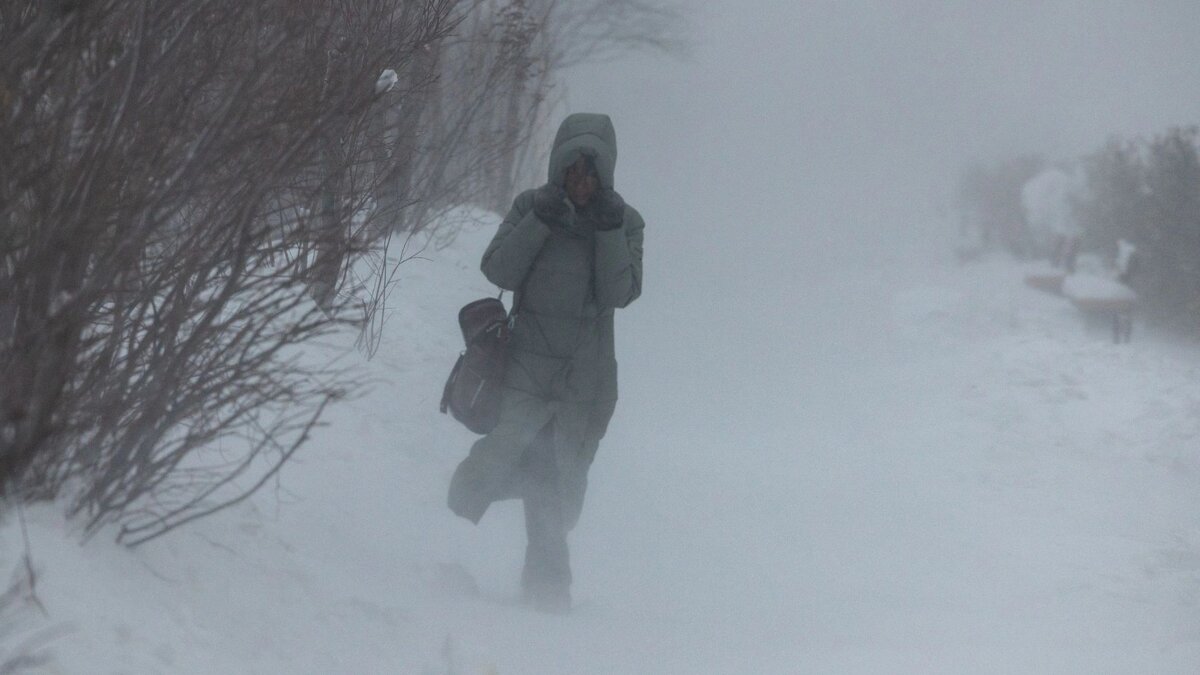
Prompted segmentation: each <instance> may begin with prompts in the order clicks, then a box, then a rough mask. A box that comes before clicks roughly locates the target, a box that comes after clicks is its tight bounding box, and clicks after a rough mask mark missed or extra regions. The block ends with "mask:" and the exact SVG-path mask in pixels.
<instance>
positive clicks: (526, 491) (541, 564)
mask: <svg viewBox="0 0 1200 675" xmlns="http://www.w3.org/2000/svg"><path fill="white" fill-rule="evenodd" d="M557 454H558V453H556V451H555V445H554V422H553V421H551V422H550V424H547V425H546V426H545V427H543V428H542V430H541V431H540V432H539V433H538V435H537V438H536V439H535V440H534V442H533V444H532V445H530V446H529V448H528V449H527V450H526V451H525V454H524V455H523V456H522V457H521V463H520V469H521V472H522V474H523V475H522V481H521V498H522V500H523V501H524V503H525V534H526V536H527V537H528V540H529V543H528V544H527V545H526V547H525V569H524V571H523V572H522V573H521V586H522V587H523V588H524V589H525V591H526V593H527V594H528V593H536V594H547V593H548V594H552V595H557V594H562V595H564V596H565V595H566V593H567V591H568V589H569V588H570V586H571V561H570V554H569V552H568V550H567V532H568V531H569V530H570V529H571V525H573V524H574V523H572V522H570V520H572V519H569V518H568V515H569V514H568V513H566V507H567V500H566V499H564V497H565V495H563V494H562V489H563V485H562V480H561V478H562V471H561V470H560V467H559V460H560V458H559V457H558V456H557Z"/></svg>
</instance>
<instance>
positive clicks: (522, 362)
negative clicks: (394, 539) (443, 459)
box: [448, 113, 645, 612]
mask: <svg viewBox="0 0 1200 675" xmlns="http://www.w3.org/2000/svg"><path fill="white" fill-rule="evenodd" d="M616 159H617V142H616V133H615V132H614V130H613V125H612V121H611V120H610V119H609V117H608V116H607V115H601V114H588V113H580V114H574V115H570V116H568V117H567V118H566V119H565V120H564V121H563V122H562V125H561V126H560V127H559V129H558V133H557V135H556V137H555V139H554V146H553V149H552V151H551V153H550V170H549V182H547V183H546V184H545V185H543V186H541V187H540V188H537V189H534V190H527V191H525V192H523V193H521V194H520V195H518V196H517V198H516V199H515V200H514V201H513V205H512V209H511V210H510V211H509V213H508V215H507V216H506V217H505V218H504V221H503V222H502V223H500V228H499V230H498V231H497V232H496V236H495V237H494V238H493V239H492V242H491V244H490V245H489V246H488V247H487V250H486V251H485V252H484V254H483V262H482V269H483V274H484V276H486V277H487V278H488V280H490V281H491V282H492V283H494V284H496V285H497V286H499V287H501V288H504V289H508V290H510V291H513V292H514V299H513V306H514V308H515V312H514V316H515V319H514V322H513V325H512V332H511V339H510V341H509V346H508V354H509V363H508V367H507V369H506V371H505V379H504V389H503V394H502V397H501V403H500V419H499V422H498V423H497V425H496V427H495V429H494V430H493V431H491V433H489V434H487V435H486V436H484V437H483V438H481V439H479V440H478V441H476V443H475V444H474V445H473V446H472V447H471V451H470V454H469V455H468V456H467V458H466V459H464V460H463V461H462V463H460V464H459V466H458V468H457V469H456V470H455V472H454V476H453V478H452V479H451V481H450V490H449V495H448V503H449V506H450V508H451V509H452V510H453V511H454V512H455V513H456V514H458V515H459V516H462V517H463V518H466V519H468V520H470V521H471V522H473V523H478V522H479V520H480V519H481V518H482V517H483V514H484V512H486V511H487V508H488V506H489V505H491V503H492V502H494V501H497V500H501V499H513V498H517V499H522V500H524V506H525V530H526V534H527V537H528V544H527V546H526V549H525V567H524V570H523V572H522V575H521V587H522V591H523V594H524V598H525V600H526V601H527V602H529V603H530V604H532V605H533V606H535V607H537V608H538V609H541V610H545V611H557V612H565V611H567V610H569V609H570V605H571V595H570V585H571V568H570V562H569V554H568V549H567V533H568V532H569V531H570V530H571V529H572V528H573V527H574V526H575V523H576V522H577V521H578V519H579V515H580V513H581V511H582V509H583V498H584V492H585V491H586V489H587V473H588V468H589V467H590V466H591V464H592V460H593V458H594V457H595V455H596V450H597V448H598V447H599V444H600V439H601V438H603V437H604V433H605V430H606V429H607V428H608V423H609V420H610V418H611V417H612V415H613V411H614V409H615V406H616V400H617V362H616V358H615V356H614V349H613V314H614V310H616V309H618V308H622V307H626V306H627V305H629V304H630V303H631V302H633V301H634V300H635V299H637V297H638V296H639V295H640V294H641V291H642V235H643V230H644V228H645V223H644V221H643V220H642V217H641V215H640V214H638V212H637V211H636V210H634V209H633V207H631V206H629V205H627V204H626V203H625V202H624V200H623V199H622V198H621V196H620V195H619V194H617V192H616V191H615V190H614V189H613V176H614V172H615V168H616Z"/></svg>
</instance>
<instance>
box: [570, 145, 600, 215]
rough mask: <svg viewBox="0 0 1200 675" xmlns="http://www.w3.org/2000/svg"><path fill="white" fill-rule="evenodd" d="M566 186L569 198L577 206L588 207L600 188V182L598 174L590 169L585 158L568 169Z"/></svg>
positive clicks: (576, 161) (581, 158)
mask: <svg viewBox="0 0 1200 675" xmlns="http://www.w3.org/2000/svg"><path fill="white" fill-rule="evenodd" d="M566 184H567V185H566V188H567V197H569V198H570V200H571V201H572V202H573V203H574V204H575V206H587V204H588V202H590V201H592V197H594V196H595V195H596V190H597V189H599V187H600V181H599V179H597V178H596V173H595V172H594V171H591V170H589V169H588V163H587V158H585V157H580V158H579V159H577V160H575V163H574V164H572V165H571V166H569V167H567V177H566Z"/></svg>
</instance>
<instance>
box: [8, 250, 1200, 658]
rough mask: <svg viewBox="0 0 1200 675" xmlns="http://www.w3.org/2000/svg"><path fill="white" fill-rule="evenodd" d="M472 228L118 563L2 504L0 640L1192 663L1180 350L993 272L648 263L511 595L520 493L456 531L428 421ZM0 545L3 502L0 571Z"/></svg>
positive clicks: (112, 654) (359, 653)
mask: <svg viewBox="0 0 1200 675" xmlns="http://www.w3.org/2000/svg"><path fill="white" fill-rule="evenodd" d="M491 233H492V230H491V227H484V228H480V229H475V230H470V231H468V232H467V233H465V234H464V235H463V236H462V237H460V239H459V240H458V241H457V242H456V243H455V245H454V246H453V247H451V248H450V249H447V250H445V251H441V252H437V253H436V254H433V253H431V254H430V256H431V258H432V259H430V260H414V261H412V262H410V263H408V264H407V267H406V269H405V273H404V275H403V282H402V285H401V286H400V287H399V289H398V291H397V293H396V295H394V296H393V298H394V304H395V305H396V306H397V307H398V310H397V314H396V315H395V316H393V317H392V318H391V320H390V323H389V328H388V332H387V335H386V339H385V342H384V344H383V346H382V348H381V350H380V353H379V354H378V355H377V357H376V358H375V359H374V361H372V362H371V363H370V364H364V365H367V366H369V367H370V368H371V369H373V372H374V373H375V375H376V376H377V377H378V379H379V385H378V386H377V387H376V388H375V389H374V390H373V392H372V393H371V394H370V395H369V396H367V397H365V398H362V399H360V400H356V401H353V402H351V403H348V404H346V405H344V406H343V407H342V408H340V409H338V410H336V411H335V412H334V413H333V414H332V415H331V416H330V417H329V422H330V425H329V426H328V427H325V428H323V429H321V430H320V431H319V434H318V436H317V438H316V439H315V440H314V441H313V442H312V444H311V445H310V446H308V447H307V448H306V449H305V450H304V451H303V453H302V456H301V457H300V459H298V460H297V461H296V462H295V463H294V464H292V465H290V466H289V467H287V468H286V469H285V470H284V472H283V476H282V480H281V482H280V484H279V485H278V486H277V487H275V488H274V489H268V490H265V491H264V492H262V493H261V494H259V495H258V496H257V497H256V498H255V499H254V500H253V503H251V504H247V505H245V506H244V507H241V508H236V509H233V510H231V511H228V512H225V513H223V514H220V515H218V516H215V517H213V518H210V519H207V520H205V521H201V522H199V523H197V524H195V525H193V526H191V527H188V528H186V529H183V530H181V531H179V532H177V533H175V534H174V535H172V536H169V537H167V538H164V539H161V540H158V541H155V542H151V543H150V544H147V545H145V546H143V547H141V548H138V549H136V550H133V551H129V550H126V549H122V548H119V547H116V546H115V545H113V544H111V543H110V541H111V537H110V536H108V535H107V534H104V533H102V534H101V535H100V536H98V537H96V538H95V539H93V540H91V541H90V542H88V543H87V544H86V545H83V546H81V545H80V544H79V543H78V539H77V536H76V533H75V531H74V527H73V525H72V524H69V523H64V522H63V521H62V519H61V518H60V517H59V515H58V513H59V511H60V509H58V508H56V507H52V506H42V507H36V508H33V509H30V510H29V511H28V512H27V520H28V522H29V530H30V539H31V544H32V554H33V559H34V563H35V565H36V567H37V568H38V570H39V576H38V587H37V594H38V597H39V598H40V600H41V602H42V604H43V605H44V606H45V609H46V610H47V612H48V614H49V617H48V618H46V617H43V616H41V615H40V613H39V612H38V611H37V610H36V609H34V608H28V611H26V612H25V613H24V614H22V615H21V616H20V618H19V621H18V623H17V624H16V627H17V629H18V631H17V632H18V634H17V635H15V636H11V635H10V636H9V637H8V638H6V639H5V640H4V642H3V645H4V646H5V647H7V648H12V647H13V646H14V645H15V644H17V642H19V640H20V639H21V638H22V636H28V635H30V634H31V633H32V632H33V631H35V630H36V629H40V628H44V627H52V628H56V629H58V630H62V631H63V633H62V634H61V636H59V637H57V639H55V640H54V641H53V642H52V643H51V645H50V652H51V653H52V655H53V660H52V662H51V664H50V665H49V666H47V667H45V668H44V669H43V671H42V672H63V673H117V672H122V673H124V672H128V673H155V672H170V673H242V672H246V673H375V672H378V673H500V674H506V673H522V674H524V673H695V672H706V673H707V672H713V673H750V672H754V673H810V672H811V673H883V672H887V673H975V672H982V673H991V672H995V673H1000V672H1004V673H1012V672H1020V673H1151V672H1152V673H1194V672H1200V451H1198V450H1197V447H1198V446H1197V436H1198V435H1200V378H1198V377H1197V375H1198V374H1200V365H1198V364H1200V360H1198V359H1197V355H1198V354H1200V352H1197V351H1195V350H1194V349H1191V348H1185V347H1177V346H1173V345H1172V344H1171V343H1169V342H1167V341H1165V340H1163V339H1160V338H1156V337H1155V336H1153V335H1147V333H1146V331H1145V330H1144V329H1143V327H1142V326H1141V325H1140V324H1139V325H1138V326H1136V327H1135V334H1134V341H1133V343H1132V344H1130V345H1121V346H1119V347H1118V346H1113V345H1111V344H1109V343H1108V340H1109V335H1108V333H1107V330H1106V328H1105V327H1103V326H1099V327H1088V326H1086V325H1085V324H1084V323H1083V322H1082V320H1081V318H1080V317H1079V316H1078V315H1077V313H1076V312H1075V311H1074V310H1073V309H1072V308H1071V307H1070V305H1069V304H1068V303H1067V302H1066V301H1065V300H1063V299H1061V298H1055V297H1052V296H1049V295H1045V294H1041V293H1039V292H1037V291H1034V290H1032V289H1029V288H1028V287H1026V286H1024V285H1023V284H1022V283H1021V278H1022V269H1021V268H1020V267H1019V266H1018V265H1016V264H1015V263H1013V262H1011V261H1007V260H1005V259H1000V258H996V259H988V260H984V261H982V262H978V263H974V264H969V265H967V266H963V267H959V266H957V265H955V264H953V263H952V262H949V261H948V256H946V261H943V259H942V258H941V257H935V258H933V259H934V260H937V261H938V262H936V263H935V264H932V265H927V266H920V267H915V266H913V265H911V264H905V263H901V262H896V263H895V264H894V265H893V266H892V267H887V266H884V267H878V268H872V271H871V272H869V273H865V272H864V273H856V274H845V275H836V274H834V275H829V276H826V277H824V280H823V281H822V282H821V283H817V284H806V285H805V286H804V293H803V294H797V296H796V297H795V298H794V299H791V300H789V301H788V302H787V303H784V304H781V305H780V306H778V307H776V309H777V310H778V311H777V312H774V313H773V314H772V313H755V310H754V309H753V308H748V309H742V308H739V307H737V306H733V307H725V308H722V310H721V311H720V312H712V313H710V314H707V315H706V314H705V313H704V312H705V311H706V307H707V305H706V304H705V303H706V300H705V299H704V298H703V297H696V298H687V297H680V296H677V295H672V290H673V289H672V288H671V287H667V284H666V283H665V282H664V283H663V284H660V286H658V287H656V286H655V285H654V284H653V283H651V282H652V281H653V279H652V277H650V276H649V274H650V273H649V272H648V281H647V287H646V293H647V296H646V298H645V299H644V300H643V301H641V307H640V308H639V305H635V306H634V307H633V308H631V309H630V310H628V311H627V312H626V313H624V314H622V316H621V317H620V318H619V320H618V322H619V333H620V335H619V338H618V339H619V345H618V351H619V356H620V358H621V367H622V383H621V384H622V402H621V404H620V405H619V407H618V411H617V417H616V420H615V421H614V424H613V427H612V430H611V432H610V435H609V438H608V439H606V441H605V443H604V445H603V446H602V447H601V452H600V455H599V457H598V459H597V464H596V465H595V467H594V469H593V473H592V486H591V492H590V493H589V501H588V504H587V507H586V509H585V513H584V517H583V520H582V522H581V524H580V526H579V528H578V529H577V530H576V532H575V533H574V535H573V550H572V554H573V560H574V565H575V570H576V584H575V589H574V594H575V598H576V605H577V606H576V609H575V611H574V612H573V613H572V614H571V615H570V616H569V617H566V618H563V617H552V616H544V615H541V614H538V613H535V612H532V611H529V610H527V609H525V608H523V607H521V606H520V605H518V604H517V603H516V602H515V598H516V596H517V577H518V574H519V570H520V563H521V555H522V552H523V530H522V522H521V517H520V510H519V505H518V504H516V503H505V504H502V505H499V507H498V508H495V509H494V510H493V512H490V513H489V514H488V516H487V518H485V520H484V522H483V523H482V524H481V525H480V526H479V527H473V526H471V525H470V524H468V523H467V522H465V521H462V520H459V519H456V518H454V517H453V516H452V514H451V513H450V512H449V511H448V510H447V509H446V508H445V506H444V495H445V488H446V485H447V481H448V479H449V476H450V473H451V471H452V470H453V468H454V466H455V464H456V463H457V462H458V461H459V460H460V459H461V457H462V456H463V455H464V454H465V452H466V450H467V447H468V446H469V444H470V443H471V441H472V440H473V438H474V436H473V435H472V434H470V433H469V432H467V431H465V430H463V429H461V428H459V427H457V426H456V425H455V423H453V421H452V420H450V419H448V418H447V417H444V416H441V415H439V414H437V412H436V407H437V399H438V397H439V395H440V387H441V383H442V378H443V377H444V375H445V372H446V370H447V369H448V368H449V366H450V364H451V361H452V359H453V357H454V355H455V353H456V351H457V349H458V346H459V345H458V335H457V333H456V331H457V328H456V326H455V324H454V312H455V310H456V309H457V308H458V307H459V306H460V305H461V304H463V303H464V302H466V301H468V300H471V299H474V298H476V297H479V296H480V295H481V294H483V293H487V292H490V289H489V288H488V286H487V285H486V282H484V280H483V279H482V277H481V276H480V275H479V274H478V273H477V272H476V269H477V268H476V262H477V260H478V256H479V253H480V251H481V250H482V246H483V245H484V243H485V242H486V240H487V238H488V237H490V235H491ZM650 250H651V252H652V249H650ZM651 260H653V259H652V258H648V265H649V264H651V263H650V262H649V261H651ZM674 288H678V287H677V286H676V287H674ZM770 316H780V317H787V318H786V319H779V322H778V323H776V324H772V323H771V321H770V320H769V318H764V317H770ZM748 322H752V323H748ZM750 325H752V326H753V327H754V330H753V331H748V330H747V328H748V326H750ZM349 342H351V340H350V339H349V338H348V339H347V344H349ZM350 358H353V359H361V357H359V356H357V355H355V356H353V357H350ZM21 548H22V546H21V537H20V529H19V527H18V526H17V523H16V522H15V521H14V520H12V519H10V521H9V522H6V523H4V524H3V527H0V564H3V569H5V570H8V569H13V568H15V567H16V565H17V560H18V555H19V552H20V550H21Z"/></svg>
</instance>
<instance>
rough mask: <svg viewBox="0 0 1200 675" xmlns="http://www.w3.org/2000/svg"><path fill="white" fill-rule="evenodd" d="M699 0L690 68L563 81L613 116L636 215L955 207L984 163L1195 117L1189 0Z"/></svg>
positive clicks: (1070, 149)
mask: <svg viewBox="0 0 1200 675" xmlns="http://www.w3.org/2000/svg"><path fill="white" fill-rule="evenodd" d="M694 4H695V5H697V9H696V11H695V13H694V15H693V21H694V24H693V28H694V34H695V38H696V40H695V42H696V48H695V53H694V58H693V59H692V61H691V62H689V63H679V62H672V61H669V60H665V59H663V58H661V57H659V56H652V55H639V56H636V57H633V58H632V59H630V60H627V61H623V62H618V63H614V64H605V65H603V66H595V67H589V68H584V69H579V70H577V71H576V72H575V73H572V74H571V76H570V77H569V78H568V87H569V92H570V94H569V101H568V107H569V108H570V109H571V110H597V111H606V112H609V113H610V114H612V115H613V117H614V121H615V123H616V126H617V133H618V137H619V140H620V143H621V151H622V156H621V160H620V162H619V163H618V181H619V182H620V184H619V185H618V189H622V191H623V192H624V193H632V194H627V195H626V196H627V197H628V198H629V199H630V201H631V202H634V203H643V204H648V205H650V206H652V207H653V206H657V205H658V204H661V205H662V207H663V208H665V209H667V210H668V211H676V212H690V211H689V210H688V209H687V208H685V207H687V206H689V205H693V204H696V203H698V202H702V203H703V204H704V209H703V212H704V213H706V214H709V215H711V216H712V217H713V218H715V219H718V220H723V219H724V218H725V217H728V216H729V215H730V214H731V213H737V212H744V211H743V209H744V204H745V202H746V201H747V200H752V201H770V202H772V203H774V204H778V205H780V206H782V207H784V208H789V207H790V208H795V209H799V210H801V211H803V212H804V213H805V214H808V215H810V216H815V217H817V218H820V219H821V220H822V221H823V222H830V221H839V222H840V223H841V224H840V225H839V227H850V228H851V229H852V230H853V229H854V228H863V227H866V223H867V222H869V221H879V220H880V218H881V217H884V218H891V217H892V216H894V215H895V213H896V211H897V210H902V209H908V210H909V211H910V212H912V211H913V207H917V210H918V212H924V211H927V210H928V209H929V208H931V207H935V206H937V205H939V204H942V203H945V196H946V195H947V194H948V193H949V191H950V188H951V187H952V184H953V181H954V179H955V177H956V176H957V173H958V171H959V169H960V168H961V166H962V165H963V164H964V163H965V162H966V161H968V160H970V159H972V158H977V157H984V158H987V157H993V156H996V155H1003V154H1010V153H1015V152H1039V153H1042V154H1044V155H1047V156H1048V157H1050V158H1060V157H1074V156H1077V155H1079V154H1082V153H1085V152H1088V151H1090V150H1091V149H1094V148H1096V147H1098V146H1099V145H1100V144H1102V143H1103V142H1104V141H1105V139H1106V138H1107V137H1108V136H1109V135H1111V134H1114V133H1116V134H1121V135H1152V134H1154V133H1157V132H1159V131H1161V130H1163V129H1165V128H1166V127H1168V126H1171V125H1180V124H1193V123H1196V122H1198V121H1200V77H1198V76H1197V71H1196V65H1197V64H1200V2H1195V1H1194V0H1166V1H1163V0H1156V1H1154V2H1116V1H1094V0H1093V1H1084V0H1039V1H1036V2H1034V1H1027V2H1013V1H1011V0H1007V1H1003V2H969V3H968V2H933V1H929V0H903V1H892V2H882V1H876V2H868V1H857V2H855V1H849V2H847V1H837V2H834V1H806V2H794V1H787V0H744V1H742V0H739V1H736V2H735V1H733V0H721V1H720V2H705V3H694ZM663 181H666V182H667V183H668V184H670V185H671V186H672V189H671V190H670V192H671V195H670V196H665V195H662V194H653V195H651V194H646V193H643V190H645V191H646V192H654V193H661V192H663V190H662V189H661V188H662V186H663ZM717 195H720V199H716V198H715V197H716V196H717ZM639 197H640V199H638V198H639ZM648 200H649V201H648ZM680 201H682V202H683V203H682V204H680V203H677V202H680ZM845 220H850V221H852V222H851V223H845V222H843V221H845ZM870 232H872V233H873V234H874V233H877V232H878V230H876V229H871V230H870Z"/></svg>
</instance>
